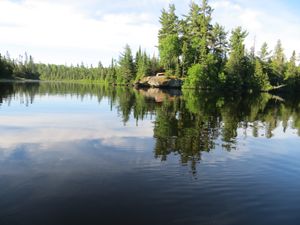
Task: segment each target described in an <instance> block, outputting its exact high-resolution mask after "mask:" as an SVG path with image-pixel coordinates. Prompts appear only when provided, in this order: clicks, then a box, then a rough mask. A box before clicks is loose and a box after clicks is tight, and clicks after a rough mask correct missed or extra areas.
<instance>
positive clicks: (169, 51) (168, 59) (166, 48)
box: [158, 4, 181, 75]
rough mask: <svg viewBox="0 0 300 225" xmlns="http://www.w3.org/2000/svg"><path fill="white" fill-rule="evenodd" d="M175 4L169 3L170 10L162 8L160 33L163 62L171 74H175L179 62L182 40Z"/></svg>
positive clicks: (159, 40) (159, 44)
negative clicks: (180, 38)
mask: <svg viewBox="0 0 300 225" xmlns="http://www.w3.org/2000/svg"><path fill="white" fill-rule="evenodd" d="M175 10H176V9H175V5H173V4H170V5H169V11H166V10H165V9H163V10H162V15H161V17H160V24H161V29H160V30H159V34H158V49H159V54H160V59H161V63H162V65H163V66H164V68H165V69H166V70H167V72H168V73H169V74H172V75H174V73H175V70H176V65H177V64H178V63H179V56H180V50H181V49H180V41H179V27H178V17H177V16H176V14H175Z"/></svg>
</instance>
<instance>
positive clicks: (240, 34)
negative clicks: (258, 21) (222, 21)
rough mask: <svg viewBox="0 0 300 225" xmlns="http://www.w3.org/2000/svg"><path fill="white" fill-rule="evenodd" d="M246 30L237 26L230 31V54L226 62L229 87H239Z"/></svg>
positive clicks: (243, 65) (243, 61)
mask: <svg viewBox="0 0 300 225" xmlns="http://www.w3.org/2000/svg"><path fill="white" fill-rule="evenodd" d="M247 35H248V33H247V31H244V30H243V29H242V28H241V27H237V28H236V29H234V30H233V31H232V34H231V38H230V56H229V59H228V62H227V63H226V68H225V71H226V74H227V78H226V79H227V84H228V85H230V86H231V87H229V88H241V85H242V84H243V76H244V75H245V66H246V65H245V61H246V60H245V56H246V55H245V45H244V41H245V38H246V37H247Z"/></svg>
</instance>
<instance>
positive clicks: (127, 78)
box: [117, 45, 135, 84]
mask: <svg viewBox="0 0 300 225" xmlns="http://www.w3.org/2000/svg"><path fill="white" fill-rule="evenodd" d="M119 66H120V67H119V70H118V76H117V83H119V84H129V83H130V82H131V81H133V80H134V78H135V71H134V62H133V56H132V52H131V48H130V46H129V45H126V46H125V48H124V52H123V53H122V55H121V56H120V59H119Z"/></svg>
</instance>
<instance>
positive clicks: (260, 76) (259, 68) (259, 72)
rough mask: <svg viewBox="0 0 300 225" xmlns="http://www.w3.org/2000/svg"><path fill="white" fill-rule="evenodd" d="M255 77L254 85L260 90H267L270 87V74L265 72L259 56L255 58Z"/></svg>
mask: <svg viewBox="0 0 300 225" xmlns="http://www.w3.org/2000/svg"><path fill="white" fill-rule="evenodd" d="M254 78H255V79H254V81H255V84H254V86H256V88H257V89H258V90H261V91H267V90H269V89H270V87H271V85H270V82H269V78H268V75H267V74H266V73H265V72H264V69H263V65H262V63H261V61H260V60H259V59H258V58H256V60H255V69H254Z"/></svg>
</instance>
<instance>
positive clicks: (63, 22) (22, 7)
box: [0, 0, 158, 63]
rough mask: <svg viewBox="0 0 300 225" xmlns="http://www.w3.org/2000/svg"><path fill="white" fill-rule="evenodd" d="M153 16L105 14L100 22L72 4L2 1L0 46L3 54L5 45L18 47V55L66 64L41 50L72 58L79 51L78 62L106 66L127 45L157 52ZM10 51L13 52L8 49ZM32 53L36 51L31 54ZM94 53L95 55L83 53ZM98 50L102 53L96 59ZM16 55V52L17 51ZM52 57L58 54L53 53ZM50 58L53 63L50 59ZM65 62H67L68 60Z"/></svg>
mask: <svg viewBox="0 0 300 225" xmlns="http://www.w3.org/2000/svg"><path fill="white" fill-rule="evenodd" d="M151 20H152V18H151V15H149V14H147V13H144V12H139V13H115V14H105V15H103V16H102V17H100V19H95V18H91V17H88V16H87V15H85V14H84V13H83V12H81V11H80V10H78V9H77V8H76V7H72V5H70V4H69V5H67V4H65V3H52V2H48V1H36V0H25V1H23V2H21V3H13V2H10V1H7V0H4V1H1V2H0V21H2V23H1V24H15V26H3V25H1V24H0V32H1V33H2V34H5V35H1V37H0V43H1V45H2V46H1V47H2V49H1V50H2V52H3V51H5V50H6V49H4V48H5V47H6V46H8V47H9V48H12V47H14V46H15V48H19V49H20V51H19V52H21V53H22V52H23V51H25V50H27V51H30V53H31V54H33V55H34V56H35V57H36V58H38V59H41V60H43V61H50V62H53V63H64V62H61V61H60V60H61V57H59V59H57V60H56V59H55V58H51V57H49V56H48V57H47V58H44V57H45V54H41V53H40V51H39V48H40V49H41V50H43V49H44V50H46V51H47V49H56V50H57V51H58V52H60V53H61V54H66V55H70V54H69V53H68V51H69V50H70V51H71V52H72V51H74V49H76V50H77V51H78V53H79V54H78V53H77V55H78V60H77V62H80V61H81V60H83V61H85V62H86V61H87V62H90V63H96V62H97V60H99V59H102V60H103V61H105V62H106V63H107V62H109V61H110V59H111V57H112V56H115V55H117V54H118V53H119V51H121V50H122V48H123V47H124V45H125V44H126V43H128V44H130V45H132V46H133V48H138V46H139V45H142V46H143V47H144V48H147V49H149V51H150V52H153V51H154V50H155V45H156V33H157V30H158V26H157V25H156V24H153V23H152V21H151ZM7 50H10V49H7ZM31 50H33V51H31ZM89 51H91V52H93V56H92V57H91V58H90V55H86V56H84V55H80V52H89ZM95 51H97V52H99V55H98V56H97V58H96V56H95V55H96V54H95ZM14 52H15V51H14ZM51 53H52V54H54V55H56V54H55V52H53V50H52V51H51ZM49 59H50V60H49ZM66 62H68V61H67V60H66Z"/></svg>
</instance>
